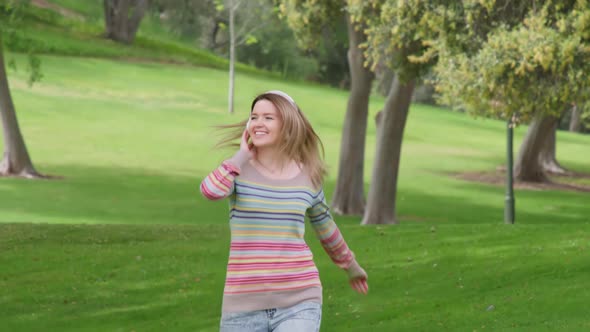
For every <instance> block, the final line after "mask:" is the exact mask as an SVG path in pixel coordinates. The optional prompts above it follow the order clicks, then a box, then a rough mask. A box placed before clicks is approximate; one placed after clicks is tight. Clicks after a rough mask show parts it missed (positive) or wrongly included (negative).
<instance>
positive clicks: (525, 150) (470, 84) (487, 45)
mask: <svg viewBox="0 0 590 332" xmlns="http://www.w3.org/2000/svg"><path fill="white" fill-rule="evenodd" d="M533 4H534V3H533ZM589 18H590V16H589V15H588V4H587V3H586V2H585V1H571V2H568V3H563V2H557V1H556V2H554V1H545V2H544V3H541V4H539V3H536V6H534V5H533V6H531V7H530V8H528V12H527V14H526V19H524V20H523V21H522V22H521V23H520V24H517V25H515V26H513V27H510V26H506V25H505V26H499V27H498V28H496V29H494V30H493V31H492V32H490V33H489V34H488V35H487V40H485V41H484V42H482V43H481V47H480V48H479V49H478V50H476V51H475V52H462V53H446V52H443V53H441V54H440V55H441V61H440V62H439V66H437V73H438V77H439V79H438V82H437V85H438V87H437V89H438V91H439V93H441V95H442V96H443V101H444V102H445V103H447V104H450V105H454V106H457V107H462V108H465V109H468V110H471V111H472V112H473V113H474V114H479V115H484V116H491V117H497V118H503V119H507V118H510V117H512V116H513V115H517V116H518V117H519V118H521V119H522V121H524V122H528V121H529V120H531V119H532V122H531V125H530V127H529V130H528V132H527V135H526V137H525V139H524V141H523V143H522V145H521V149H520V151H519V155H518V157H517V162H516V164H515V176H516V179H518V180H521V181H532V182H543V181H547V179H548V178H547V176H546V174H545V170H544V165H543V164H544V162H545V160H544V159H543V158H542V156H541V153H542V151H543V147H544V146H546V145H547V142H548V137H549V138H551V137H550V136H551V135H554V131H555V125H556V117H557V116H558V115H559V113H561V111H562V110H563V109H565V108H566V107H567V105H570V104H571V103H580V102H582V101H583V100H586V99H587V98H588V96H589V93H588V87H589V85H590V80H589V79H588V77H587V75H586V74H585V73H587V72H588V69H590V68H589V65H588V61H586V59H588V56H589V55H590V48H589V45H588V37H589V36H590V35H589V33H588V28H587V26H588V20H589ZM552 140H553V139H552Z"/></svg>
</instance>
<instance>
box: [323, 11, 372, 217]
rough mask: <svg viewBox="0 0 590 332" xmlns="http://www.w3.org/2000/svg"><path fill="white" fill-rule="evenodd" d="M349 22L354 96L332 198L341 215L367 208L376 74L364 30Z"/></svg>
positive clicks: (346, 124) (349, 54)
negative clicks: (364, 46)
mask: <svg viewBox="0 0 590 332" xmlns="http://www.w3.org/2000/svg"><path fill="white" fill-rule="evenodd" d="M346 22H347V25H348V40H349V46H348V47H349V48H348V64H349V68H350V77H351V85H350V95H349V97H348V105H347V107H346V117H345V118H344V128H343V130H342V141H341V143H340V163H339V167H338V178H337V180H336V188H335V190H334V196H333V199H332V210H333V211H334V213H337V214H345V215H358V216H360V215H362V214H363V212H364V209H365V194H364V180H363V173H364V171H363V165H364V159H365V138H366V133H367V117H368V114H369V95H370V94H371V83H372V82H373V78H374V76H373V73H372V72H371V71H370V70H369V69H368V68H365V66H364V65H363V63H364V57H363V53H362V50H361V49H359V45H360V44H361V43H363V42H364V41H365V35H364V33H363V32H362V31H360V30H359V31H356V30H355V27H354V25H353V23H352V22H350V18H349V17H348V15H347V17H346Z"/></svg>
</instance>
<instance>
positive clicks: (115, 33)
mask: <svg viewBox="0 0 590 332" xmlns="http://www.w3.org/2000/svg"><path fill="white" fill-rule="evenodd" d="M103 4H104V18H105V30H106V31H105V34H106V37H107V38H109V39H112V40H114V41H117V42H120V43H124V44H132V43H133V41H134V40H135V35H136V34H137V30H138V29H139V25H140V23H141V20H142V19H143V16H144V15H145V13H146V11H147V9H148V5H149V1H148V0H103Z"/></svg>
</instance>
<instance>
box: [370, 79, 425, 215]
mask: <svg viewBox="0 0 590 332" xmlns="http://www.w3.org/2000/svg"><path fill="white" fill-rule="evenodd" d="M414 86H415V81H413V80H412V81H410V82H408V83H405V84H404V83H402V82H400V81H399V78H398V77H395V78H394V81H393V83H392V85H391V89H390V90H389V94H388V96H387V100H386V102H385V107H384V108H383V112H382V117H383V118H382V120H381V125H380V128H379V130H378V131H377V151H376V152H375V164H374V166H373V177H372V179H371V188H370V190H369V199H368V201H367V208H366V210H365V214H364V217H363V221H362V223H363V225H367V224H396V223H397V219H396V213H395V199H396V192H397V176H398V173H399V165H400V159H401V147H402V139H403V136H404V128H405V126H406V120H407V118H408V112H409V109H410V102H411V100H412V93H413V92H414Z"/></svg>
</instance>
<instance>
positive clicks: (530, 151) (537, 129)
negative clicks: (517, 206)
mask: <svg viewBox="0 0 590 332" xmlns="http://www.w3.org/2000/svg"><path fill="white" fill-rule="evenodd" d="M555 122H557V119H556V118H555V117H550V116H546V115H542V114H537V115H536V116H535V117H534V118H533V121H532V122H531V124H530V126H529V130H528V131H527V133H526V136H525V138H524V140H523V142H522V144H521V146H520V151H519V152H518V157H517V160H516V164H515V165H514V175H515V179H516V180H519V181H526V182H547V181H549V179H548V178H547V176H546V174H545V171H544V167H543V163H542V162H541V158H540V156H541V152H542V151H543V147H544V146H545V145H546V144H547V136H548V135H549V134H550V133H551V131H552V129H553V126H554V124H555Z"/></svg>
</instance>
